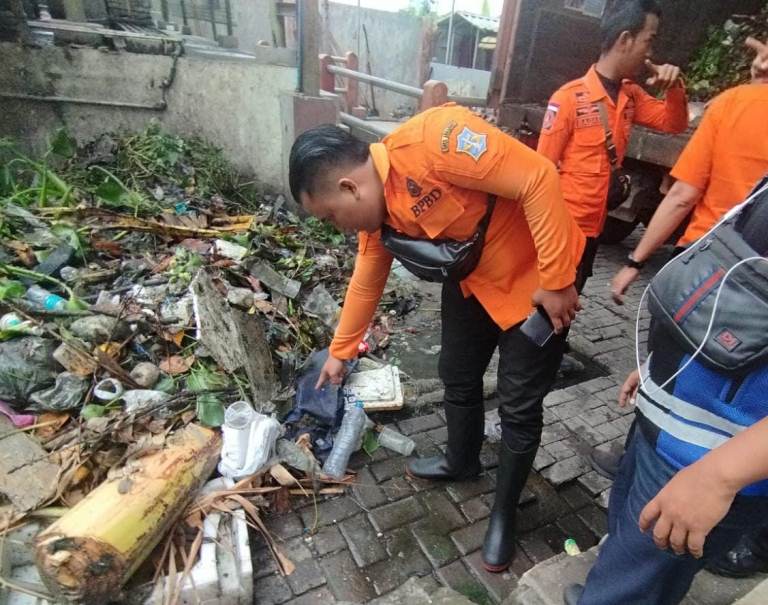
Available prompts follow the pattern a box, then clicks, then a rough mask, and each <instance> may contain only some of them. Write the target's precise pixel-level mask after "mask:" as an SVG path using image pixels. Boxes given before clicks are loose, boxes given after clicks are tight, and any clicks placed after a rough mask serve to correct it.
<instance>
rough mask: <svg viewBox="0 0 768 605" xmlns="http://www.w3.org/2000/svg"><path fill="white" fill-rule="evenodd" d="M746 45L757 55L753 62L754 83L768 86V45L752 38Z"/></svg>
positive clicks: (749, 38)
mask: <svg viewBox="0 0 768 605" xmlns="http://www.w3.org/2000/svg"><path fill="white" fill-rule="evenodd" d="M745 44H746V45H747V47H748V48H751V49H752V50H754V51H755V52H756V53H757V56H756V57H755V60H754V61H752V83H753V84H768V45H767V44H763V43H762V42H760V40H757V39H755V38H753V37H752V36H749V37H748V38H747V40H746V42H745Z"/></svg>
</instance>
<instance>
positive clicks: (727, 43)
mask: <svg viewBox="0 0 768 605" xmlns="http://www.w3.org/2000/svg"><path fill="white" fill-rule="evenodd" d="M749 36H752V37H753V38H756V39H758V40H760V41H764V40H765V39H766V38H768V2H766V3H765V4H764V6H763V8H762V9H761V10H759V11H757V13H756V14H754V15H739V14H736V15H732V16H731V17H730V19H728V20H727V21H726V22H725V24H724V25H722V26H712V27H711V28H710V29H709V32H708V35H707V40H706V42H704V44H703V45H702V46H701V47H700V48H699V49H698V50H697V51H696V53H695V54H694V57H693V59H692V60H691V62H690V64H689V66H688V70H687V76H686V80H687V82H688V90H689V91H690V94H691V98H692V100H695V101H708V100H710V99H712V98H713V97H714V96H716V95H717V94H719V93H721V92H723V91H724V90H726V89H728V88H732V87H733V86H736V85H738V84H747V83H749V81H750V66H751V64H752V59H753V58H754V53H751V52H749V51H748V50H747V49H746V48H745V46H744V42H745V40H746V39H747V38H748V37H749Z"/></svg>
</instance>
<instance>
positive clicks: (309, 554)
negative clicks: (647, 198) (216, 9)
mask: <svg viewBox="0 0 768 605" xmlns="http://www.w3.org/2000/svg"><path fill="white" fill-rule="evenodd" d="M636 237H637V236H633V238H630V239H629V240H628V241H627V242H625V244H624V245H621V246H613V247H606V248H604V249H603V250H601V252H600V255H599V258H598V262H597V265H596V271H595V275H594V277H593V278H591V279H590V281H589V282H588V284H587V288H586V293H585V295H584V296H583V304H584V311H583V312H582V313H581V314H580V315H579V318H578V321H577V323H576V326H575V328H574V330H573V332H572V336H571V346H572V347H573V349H574V350H576V351H577V352H578V353H580V354H583V355H585V356H587V357H589V358H591V359H592V360H594V361H595V362H597V363H598V364H600V365H601V366H602V367H603V369H604V370H605V371H606V376H604V377H600V378H596V379H592V380H589V381H587V382H583V383H580V384H577V385H574V386H571V387H568V388H566V389H563V390H559V391H554V392H552V393H550V395H549V396H548V397H547V398H546V400H545V410H544V422H545V427H544V433H543V437H542V443H541V449H540V450H539V453H538V455H537V457H536V462H535V464H534V469H535V471H534V472H533V473H532V475H531V477H530V479H529V481H528V484H527V488H526V491H525V495H524V502H523V504H522V506H521V509H520V512H519V515H518V529H519V538H518V546H519V548H518V550H517V555H516V557H515V560H514V562H513V564H512V566H511V568H510V570H509V572H508V573H504V574H489V573H487V572H485V571H484V570H483V569H482V566H481V563H480V551H479V549H480V547H481V545H482V540H483V536H484V534H485V530H486V527H487V516H488V514H489V512H490V507H491V505H492V503H493V491H494V486H495V467H496V466H497V447H498V446H497V445H496V444H492V443H488V442H486V444H485V445H484V446H483V451H482V461H483V466H484V469H485V470H484V472H483V474H482V476H481V477H480V478H479V479H478V480H475V481H467V482H463V483H449V484H434V483H428V482H424V481H420V480H411V479H409V478H407V477H406V476H405V474H404V462H405V459H404V458H403V457H401V456H397V455H390V454H389V453H388V452H387V451H386V450H383V449H380V450H378V451H377V452H376V453H375V455H374V456H373V459H370V458H368V456H367V455H365V454H363V453H362V452H358V453H357V454H356V455H355V456H354V457H353V460H352V462H351V467H352V468H355V469H356V470H357V471H358V480H357V484H356V485H355V486H354V487H352V488H351V489H350V490H349V492H348V494H347V495H345V496H340V497H335V498H331V499H328V500H324V501H318V502H317V503H316V505H315V504H313V503H312V502H311V501H305V502H300V501H296V510H295V512H291V513H289V514H284V515H280V516H272V517H269V518H268V519H267V526H268V527H269V529H270V531H271V532H272V533H273V535H274V536H275V537H276V538H277V539H279V540H280V541H281V542H282V546H283V549H284V550H285V552H286V554H287V555H288V556H289V557H290V558H291V559H292V560H293V562H294V563H295V564H296V571H295V572H294V573H293V574H292V575H290V576H288V577H286V578H283V577H281V576H280V575H278V574H277V573H276V568H275V565H274V562H273V561H272V560H271V557H270V556H269V554H268V551H267V550H266V548H265V547H264V544H263V542H261V543H257V544H255V545H254V574H255V578H256V584H255V595H256V603H258V605H270V604H282V603H289V604H290V605H305V604H311V603H323V604H324V605H327V604H332V603H339V602H344V601H349V602H353V603H368V602H370V601H372V600H373V599H375V598H377V597H379V596H381V595H386V594H387V593H389V592H390V591H392V590H394V589H396V588H398V587H399V586H401V585H402V584H403V583H405V582H406V581H407V580H408V579H409V578H411V577H413V576H419V577H421V578H422V582H424V583H427V584H433V585H435V586H436V585H437V584H438V583H439V584H442V585H445V586H449V587H451V588H454V589H455V590H457V591H458V592H460V593H462V594H464V595H466V596H467V597H469V598H470V599H471V600H472V601H473V602H475V603H478V604H481V605H484V604H488V605H493V604H497V603H500V602H501V601H503V600H504V599H505V598H506V597H507V596H508V595H509V594H510V593H511V592H512V591H513V590H514V589H515V588H516V586H517V584H518V580H519V579H520V577H521V575H522V574H523V573H525V572H526V571H527V570H529V569H531V568H532V567H533V566H534V565H535V564H537V563H539V562H541V561H544V560H547V559H549V558H551V557H553V556H555V555H556V554H558V553H560V552H562V549H563V543H564V541H565V540H566V538H569V537H572V538H574V539H576V541H577V543H578V544H579V546H580V547H581V549H582V550H587V549H589V548H590V547H592V546H594V545H595V544H596V543H597V541H598V539H599V538H600V537H601V536H602V535H603V534H604V533H605V531H606V515H605V511H604V507H605V505H606V503H607V496H608V490H609V488H610V483H609V482H608V481H607V480H605V479H603V478H602V477H600V476H599V475H597V474H596V473H595V472H594V471H592V470H591V469H590V466H589V463H588V461H587V459H586V454H587V453H588V451H589V449H590V448H591V447H593V446H600V447H606V448H611V447H621V446H622V445H623V441H624V438H625V435H626V431H627V429H628V427H629V425H630V422H631V411H629V410H623V409H621V408H619V407H618V406H617V405H616V396H617V392H618V387H619V385H620V384H621V382H622V381H623V380H624V377H625V376H626V374H627V373H628V371H629V370H631V369H632V368H633V367H634V346H633V342H634V318H635V314H636V311H637V306H638V301H639V298H640V294H641V290H642V287H644V285H645V283H643V284H641V285H638V286H637V287H635V288H634V289H633V291H632V293H631V296H630V297H629V298H628V304H627V305H625V306H624V307H617V306H615V305H614V304H613V303H612V302H611V301H610V296H609V294H608V289H607V283H608V281H609V280H610V279H611V277H612V275H613V274H614V272H615V271H616V269H617V268H618V267H619V266H620V265H621V264H622V262H623V259H624V258H626V254H627V253H628V251H629V250H630V249H631V247H633V246H634V243H635V242H636ZM662 263H663V259H661V258H659V259H657V260H656V261H655V262H654V263H651V266H649V267H648V269H647V270H646V271H645V274H646V275H652V274H653V272H654V271H655V270H657V269H658V267H659V266H660V265H661V264H662ZM430 304H432V303H430ZM432 306H434V305H432ZM640 327H641V332H640V340H641V341H642V342H644V341H645V339H646V336H647V328H648V319H647V318H644V319H643V320H641V323H640ZM404 369H405V370H406V371H407V368H404ZM423 382H425V383H429V381H423ZM488 382H489V383H491V384H493V382H494V381H493V380H492V379H491V380H489V381H488ZM422 386H423V385H422ZM436 388H439V385H437V384H434V381H432V391H431V392H427V393H422V394H421V395H420V396H419V402H420V403H430V402H431V403H432V404H433V405H432V406H431V408H430V407H428V408H427V409H426V410H425V413H424V414H423V415H420V416H416V417H412V418H408V419H404V420H402V421H399V422H397V428H398V429H399V430H400V431H402V432H403V433H405V434H407V435H410V436H411V437H412V438H413V439H414V441H415V442H416V444H417V446H416V453H417V454H418V455H419V456H429V455H434V454H436V453H438V452H439V451H440V450H441V449H444V446H445V441H446V437H447V430H446V427H445V420H444V416H443V414H442V410H441V409H440V408H439V402H440V399H441V394H440V391H439V390H434V389H436ZM493 407H494V403H493V399H492V398H491V399H490V400H489V401H488V403H487V408H488V409H489V410H491V411H490V414H491V415H492V414H493V413H494V412H493Z"/></svg>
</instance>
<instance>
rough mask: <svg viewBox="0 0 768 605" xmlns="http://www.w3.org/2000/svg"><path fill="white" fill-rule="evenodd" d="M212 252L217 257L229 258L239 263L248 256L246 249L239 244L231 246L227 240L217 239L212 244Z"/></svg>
mask: <svg viewBox="0 0 768 605" xmlns="http://www.w3.org/2000/svg"><path fill="white" fill-rule="evenodd" d="M213 247H214V251H215V252H216V254H217V255H219V256H223V257H224V258H229V259H232V260H235V261H241V260H243V259H244V258H245V255H246V254H248V248H246V247H245V246H241V245H239V244H233V243H232V242H228V241H227V240H223V239H217V240H215V241H214V242H213Z"/></svg>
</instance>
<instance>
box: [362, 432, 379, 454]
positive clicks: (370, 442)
mask: <svg viewBox="0 0 768 605" xmlns="http://www.w3.org/2000/svg"><path fill="white" fill-rule="evenodd" d="M380 447H381V446H380V445H379V438H378V436H377V433H376V431H374V430H373V429H368V430H367V431H365V435H363V451H364V452H365V453H366V454H368V455H369V456H371V457H373V453H374V452H375V451H376V450H377V449H379V448H380Z"/></svg>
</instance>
